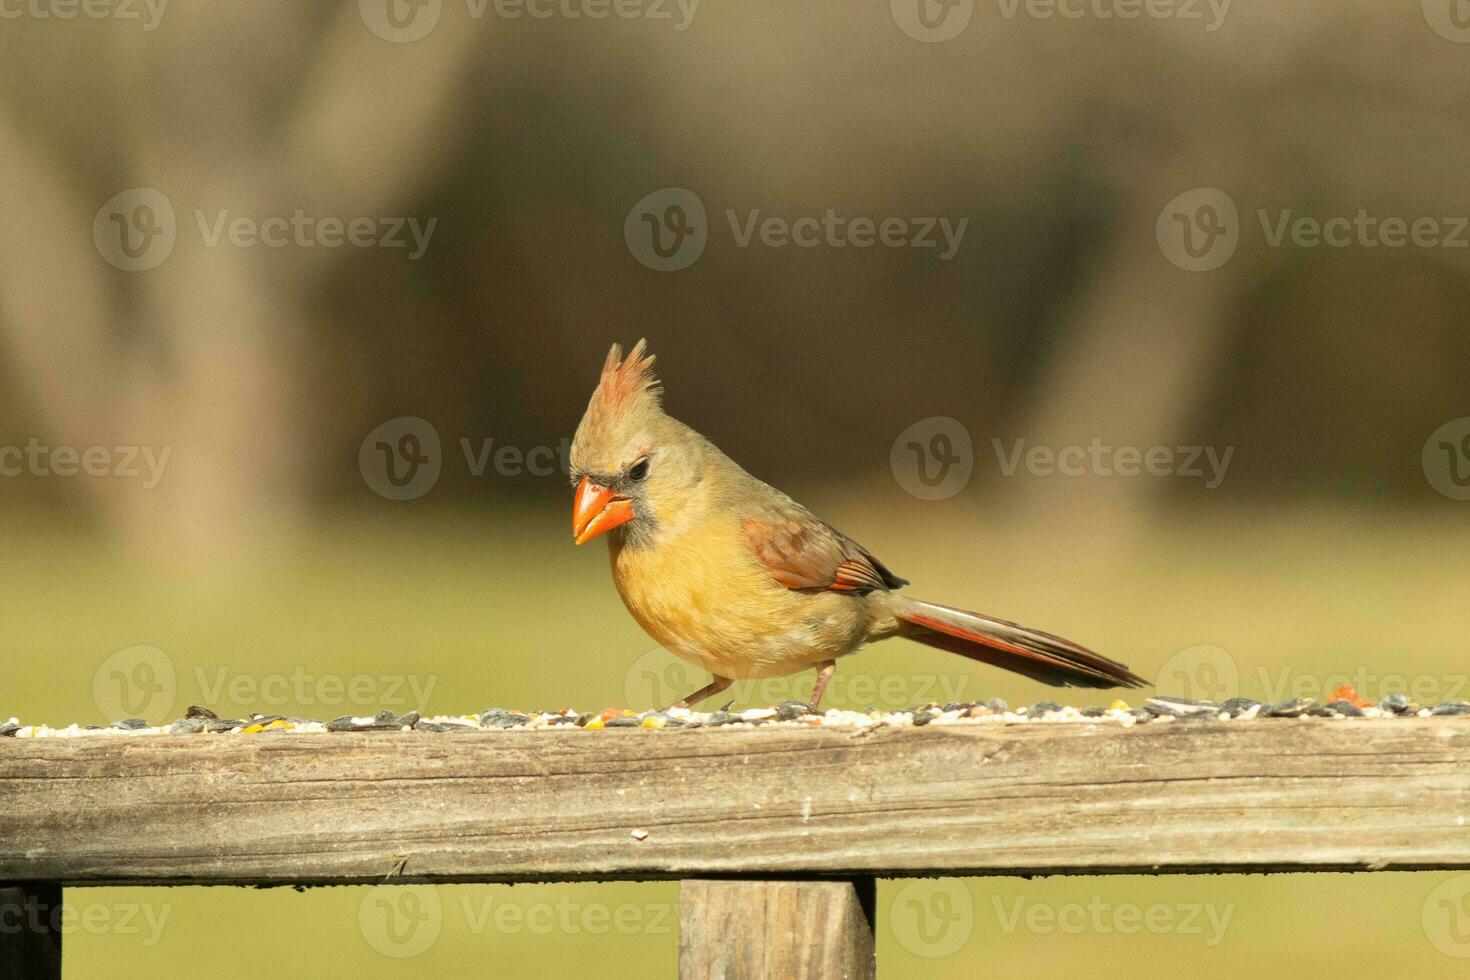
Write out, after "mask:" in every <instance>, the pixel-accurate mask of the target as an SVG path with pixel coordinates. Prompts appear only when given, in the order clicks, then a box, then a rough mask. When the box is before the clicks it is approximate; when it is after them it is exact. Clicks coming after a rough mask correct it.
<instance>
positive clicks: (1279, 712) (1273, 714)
mask: <svg viewBox="0 0 1470 980" xmlns="http://www.w3.org/2000/svg"><path fill="white" fill-rule="evenodd" d="M1312 707H1313V703H1312V702H1311V701H1303V700H1301V699H1296V700H1293V701H1283V702H1281V703H1280V704H1273V705H1268V706H1267V707H1266V708H1265V709H1263V710H1262V712H1261V713H1262V714H1263V715H1265V716H1266V717H1268V718H1300V717H1301V716H1302V715H1304V714H1306V713H1307V712H1308V711H1310V710H1311V709H1312Z"/></svg>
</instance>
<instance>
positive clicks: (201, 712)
mask: <svg viewBox="0 0 1470 980" xmlns="http://www.w3.org/2000/svg"><path fill="white" fill-rule="evenodd" d="M184 717H185V718H218V717H219V715H217V714H215V713H214V712H213V711H210V710H209V709H208V708H201V707H199V705H197V704H191V705H189V707H188V708H187V709H186V710H185V711H184Z"/></svg>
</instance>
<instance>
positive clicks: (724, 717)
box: [706, 711, 740, 726]
mask: <svg viewBox="0 0 1470 980" xmlns="http://www.w3.org/2000/svg"><path fill="white" fill-rule="evenodd" d="M738 721H740V716H739V715H736V714H731V713H730V712H728V711H716V712H715V713H714V714H712V715H710V716H709V720H708V721H707V722H706V724H708V725H710V726H717V725H733V724H735V723H736V722H738Z"/></svg>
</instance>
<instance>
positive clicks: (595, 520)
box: [571, 340, 1146, 709]
mask: <svg viewBox="0 0 1470 980" xmlns="http://www.w3.org/2000/svg"><path fill="white" fill-rule="evenodd" d="M571 464H572V466H571V471H572V472H571V475H572V482H573V483H574V484H575V485H576V487H577V495H576V500H575V502H574V504H573V505H572V534H573V537H574V538H575V539H576V542H577V544H583V543H585V542H587V541H590V540H592V539H593V538H595V537H598V536H599V535H602V534H606V535H607V536H608V546H609V547H608V550H609V553H610V554H611V556H612V571H613V582H614V584H615V585H617V588H618V593H619V594H620V595H621V596H622V597H623V603H624V605H626V606H627V607H628V611H629V612H630V613H632V614H633V618H634V619H636V620H637V621H638V624H639V625H640V626H642V627H643V628H644V630H646V631H647V632H648V634H649V635H650V636H652V637H653V638H654V639H655V640H657V641H658V642H659V643H660V644H662V645H663V646H664V647H666V648H667V649H668V650H670V651H671V652H672V653H674V654H677V655H678V656H680V657H682V658H683V659H685V660H688V661H689V662H691V663H694V664H697V665H699V666H701V667H704V668H705V669H706V670H708V671H709V672H710V673H712V674H714V680H712V681H711V682H710V683H709V684H708V685H706V686H705V687H703V688H701V689H699V690H698V691H696V692H695V693H693V694H691V695H689V696H688V697H687V698H685V699H684V700H682V701H680V702H678V703H677V705H675V706H676V707H688V706H689V705H691V704H694V703H697V702H699V701H701V700H703V699H704V698H707V697H710V696H712V695H715V694H718V693H720V692H721V691H723V690H724V689H725V688H727V687H729V686H730V684H731V683H732V682H733V681H734V680H735V679H736V678H741V679H743V678H752V677H775V676H781V675H785V674H793V673H796V672H797V671H800V670H805V669H806V668H808V667H814V668H816V671H817V681H816V687H815V689H814V690H813V691H812V700H811V706H812V708H813V709H815V708H816V707H817V705H818V704H819V703H820V702H821V700H822V691H823V690H824V689H825V688H826V686H827V682H828V681H829V680H830V679H831V677H832V672H833V671H834V670H836V669H837V658H838V657H841V656H842V655H844V654H848V653H852V652H853V651H855V650H857V649H858V648H860V647H861V646H862V645H863V644H865V643H868V642H870V641H872V640H883V639H887V638H888V637H890V636H906V637H909V638H910V639H913V640H917V641H919V642H920V643H925V644H928V645H929V646H933V647H938V648H940V649H941V650H948V651H950V652H952V653H958V654H961V655H962V656H965V657H969V658H970V659H971V660H979V661H981V662H983V663H988V664H993V665H995V666H997V667H1003V668H1005V669H1006V670H1013V671H1015V672H1016V673H1018V674H1024V675H1025V676H1027V677H1030V678H1032V679H1034V680H1038V681H1041V682H1043V683H1045V684H1050V685H1052V686H1054V687H1069V686H1076V687H1101V688H1107V687H1139V686H1141V685H1143V684H1144V683H1146V682H1145V681H1144V680H1143V678H1141V677H1139V676H1137V675H1136V674H1134V673H1132V672H1131V671H1130V670H1129V669H1128V668H1127V667H1126V666H1124V665H1123V664H1120V663H1117V662H1115V661H1112V660H1109V659H1108V658H1106V657H1103V656H1100V655H1099V654H1096V653H1093V652H1092V651H1091V650H1087V649H1085V648H1083V647H1080V646H1078V645H1077V644H1075V643H1071V642H1069V641H1067V640H1064V639H1062V638H1061V637H1057V636H1052V635H1051V634H1050V633H1042V632H1040V631H1039V630H1033V629H1028V628H1026V627H1024V626H1018V625H1016V624H1015V623H1008V622H1006V621H1005V620H1001V619H991V618H990V617H989V616H981V615H979V614H977V613H972V612H965V611H963V610H960V609H952V608H950V607H948V606H940V605H935V604H934V603H930V602H920V601H919V600H917V599H910V598H908V597H907V596H901V595H899V594H898V593H897V592H896V591H895V590H896V589H899V588H901V587H902V586H904V585H907V584H908V583H907V582H906V581H904V580H903V579H901V578H899V577H898V576H897V575H894V574H893V573H892V572H890V571H889V570H888V569H887V568H886V567H885V566H884V565H883V563H882V562H881V561H879V560H878V559H877V558H875V557H873V555H872V554H870V553H869V552H868V551H867V550H866V549H865V548H863V546H862V545H860V544H858V543H857V542H856V541H854V540H852V539H851V538H849V537H847V536H846V535H844V534H842V533H841V532H839V531H837V530H836V529H835V528H833V527H832V526H831V525H829V524H826V523H824V522H822V521H820V520H818V519H817V518H816V517H814V516H813V515H812V514H811V512H810V511H808V510H807V509H806V508H805V507H803V506H801V505H800V504H798V503H797V502H796V501H794V500H792V499H791V498H790V497H788V496H786V495H785V494H784V493H782V492H781V491H779V490H777V489H775V488H773V487H770V486H767V485H766V484H764V483H762V482H761V481H760V480H757V479H756V478H755V477H753V476H751V475H750V474H749V473H747V472H745V471H744V470H743V469H741V468H740V467H739V466H737V465H736V464H735V463H734V461H732V460H731V459H730V458H729V457H728V456H726V455H725V454H724V453H722V452H720V451H719V450H718V449H716V448H715V446H714V445H713V444H712V443H711V442H710V441H709V440H708V439H706V438H704V436H702V435H700V434H699V433H698V432H695V431H694V430H693V429H691V428H689V426H687V425H685V424H684V423H682V422H680V421H678V420H677V419H674V418H671V417H670V416H669V415H667V414H666V413H665V412H664V410H663V406H662V404H661V402H660V390H659V382H658V379H657V378H656V377H654V374H653V355H651V354H647V353H645V349H644V342H643V341H641V340H640V341H639V342H638V344H637V345H636V346H635V347H634V348H633V351H632V353H630V354H629V355H628V356H627V357H626V358H624V357H623V350H622V348H621V347H620V346H618V345H617V344H614V345H613V348H612V350H611V351H609V352H608V355H607V361H606V362H605V363H604V364H603V366H602V377H601V379H600V380H599V381H598V384H597V389H596V390H595V391H593V393H592V400H591V401H590V402H589V403H588V405H587V413H586V414H585V415H584V416H583V417H582V422H581V424H580V425H578V426H577V434H576V436H575V437H573V439H572V458H571Z"/></svg>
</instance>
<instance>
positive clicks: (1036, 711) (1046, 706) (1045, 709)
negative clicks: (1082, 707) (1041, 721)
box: [1026, 701, 1062, 715]
mask: <svg viewBox="0 0 1470 980" xmlns="http://www.w3.org/2000/svg"><path fill="white" fill-rule="evenodd" d="M1061 710H1062V706H1061V705H1059V704H1057V703H1056V702H1055V701H1037V702H1036V703H1035V704H1033V705H1032V706H1031V707H1030V708H1029V709H1027V712H1026V713H1027V714H1029V715H1044V714H1048V713H1050V712H1053V711H1061Z"/></svg>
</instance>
